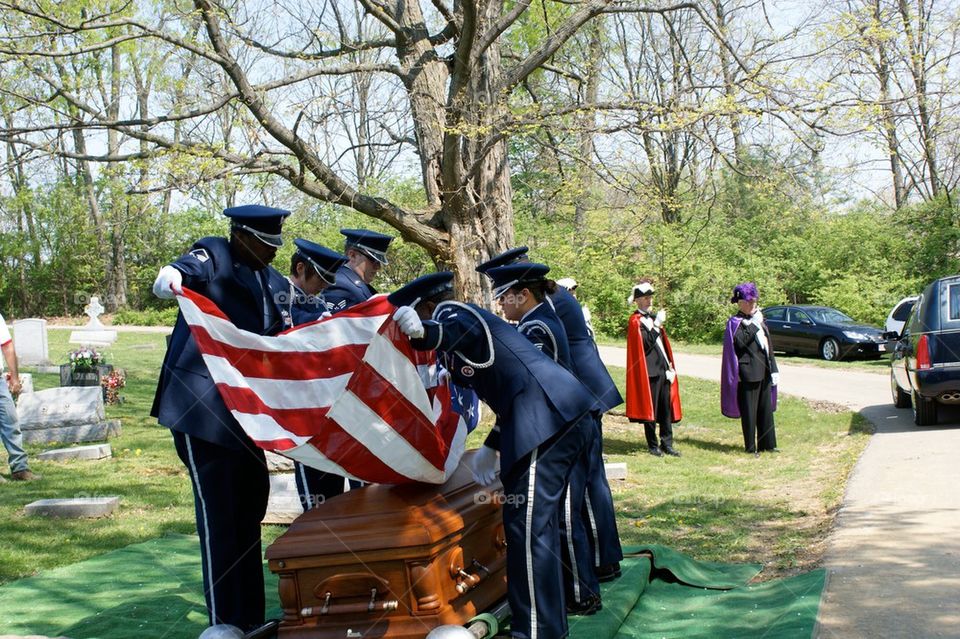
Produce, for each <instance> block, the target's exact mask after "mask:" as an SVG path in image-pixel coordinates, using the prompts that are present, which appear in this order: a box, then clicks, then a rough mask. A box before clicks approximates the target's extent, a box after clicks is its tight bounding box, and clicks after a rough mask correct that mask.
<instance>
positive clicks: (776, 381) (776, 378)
mask: <svg viewBox="0 0 960 639" xmlns="http://www.w3.org/2000/svg"><path fill="white" fill-rule="evenodd" d="M770 383H771V384H773V385H774V386H779V385H780V373H770Z"/></svg>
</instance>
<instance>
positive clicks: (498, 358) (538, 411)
mask: <svg viewBox="0 0 960 639" xmlns="http://www.w3.org/2000/svg"><path fill="white" fill-rule="evenodd" d="M423 324H424V336H423V338H421V339H416V340H412V343H413V346H414V347H415V348H418V349H421V350H430V349H436V350H438V351H441V352H442V353H444V354H445V355H446V357H447V362H446V364H447V369H448V370H449V371H450V375H451V377H452V378H453V381H454V383H456V384H459V385H461V386H469V387H470V388H473V389H474V390H475V391H476V392H477V395H479V396H480V399H482V400H483V401H484V402H486V403H487V405H488V406H490V408H491V410H493V412H494V413H496V415H497V424H498V425H499V427H500V437H499V442H495V441H494V442H491V441H490V439H489V438H488V445H490V446H492V447H494V448H499V450H500V458H501V459H500V467H501V469H502V470H503V472H507V469H509V468H511V467H512V466H513V465H514V464H515V463H516V462H517V460H519V459H520V458H521V457H523V456H524V455H526V454H527V453H529V452H531V451H532V450H533V449H534V448H536V447H537V446H539V445H540V444H542V443H544V442H545V441H547V440H548V439H550V438H551V437H553V436H554V435H556V434H558V433H561V432H563V431H564V430H565V429H566V428H568V427H569V426H571V425H572V424H573V423H574V422H576V421H577V420H578V419H580V418H581V417H582V416H584V415H586V414H587V413H589V412H591V411H592V410H594V407H593V405H594V401H593V395H591V394H590V392H589V391H588V390H587V389H586V388H585V387H584V385H583V384H581V383H580V382H579V381H578V380H577V379H576V378H575V377H574V376H573V375H572V374H571V373H570V371H568V370H566V369H564V368H563V367H562V366H560V365H558V364H556V363H555V362H554V361H553V360H552V359H551V358H549V357H547V356H546V355H544V354H543V353H541V352H540V351H539V350H538V349H537V347H536V346H534V345H533V344H531V343H530V342H529V341H528V340H527V338H525V337H524V336H523V335H521V334H520V333H519V332H518V331H517V330H516V329H515V328H514V327H513V326H511V325H510V324H508V323H506V322H504V321H503V320H502V319H500V318H499V317H497V316H496V315H494V314H493V313H490V312H489V311H486V310H484V309H482V308H480V307H479V306H475V305H473V304H463V303H461V302H442V303H441V304H439V305H438V306H437V308H436V309H435V310H434V313H433V320H432V321H426V322H424V323H423Z"/></svg>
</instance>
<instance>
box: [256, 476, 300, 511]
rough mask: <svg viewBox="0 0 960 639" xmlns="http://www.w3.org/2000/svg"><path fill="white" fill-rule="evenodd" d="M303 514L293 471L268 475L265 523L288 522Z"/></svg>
mask: <svg viewBox="0 0 960 639" xmlns="http://www.w3.org/2000/svg"><path fill="white" fill-rule="evenodd" d="M301 514H303V504H302V503H300V495H299V494H298V493H297V480H296V477H294V474H293V473H282V474H275V475H270V499H269V500H268V501H267V513H266V514H265V515H264V516H263V523H265V524H289V523H292V522H293V520H294V519H296V518H297V517H299V516H300V515H301Z"/></svg>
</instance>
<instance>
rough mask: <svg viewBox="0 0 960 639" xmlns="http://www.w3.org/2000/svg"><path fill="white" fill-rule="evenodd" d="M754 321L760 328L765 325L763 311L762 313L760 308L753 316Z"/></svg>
mask: <svg viewBox="0 0 960 639" xmlns="http://www.w3.org/2000/svg"><path fill="white" fill-rule="evenodd" d="M752 319H753V323H754V324H756V325H757V326H760V325H761V324H762V323H763V311H761V310H760V309H759V308H758V309H757V311H756V312H755V313H754V314H753V318H752Z"/></svg>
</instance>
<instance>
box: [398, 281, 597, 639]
mask: <svg viewBox="0 0 960 639" xmlns="http://www.w3.org/2000/svg"><path fill="white" fill-rule="evenodd" d="M452 280H453V274H452V273H449V272H445V273H431V274H430V275H424V276H422V277H420V278H417V279H416V280H414V281H412V282H410V283H409V284H407V285H406V286H404V287H403V288H401V289H399V290H398V291H396V292H394V293H393V294H392V295H390V297H388V298H387V299H389V300H390V301H391V302H392V303H393V304H395V305H398V306H400V308H398V309H397V311H396V312H395V313H394V319H395V320H396V321H397V323H398V325H399V327H400V330H402V331H403V332H404V333H405V334H407V335H409V336H410V337H411V338H412V339H411V343H412V344H413V346H414V348H417V349H420V350H437V351H440V353H441V354H442V355H443V356H445V358H446V360H447V362H446V363H447V366H446V368H447V370H448V371H449V372H450V375H451V378H452V380H453V381H454V382H455V383H457V384H460V385H463V386H469V387H471V388H473V389H474V390H475V391H476V392H477V395H479V396H480V399H482V400H483V401H484V402H486V403H487V404H488V405H489V406H490V408H491V409H492V410H493V412H494V413H495V414H496V416H497V426H496V427H494V429H493V430H492V431H491V433H490V435H489V436H488V437H487V440H486V442H485V443H484V445H483V446H482V447H481V448H480V450H479V451H477V452H476V453H475V454H474V457H473V471H474V476H475V477H476V479H477V481H479V482H480V483H482V484H485V485H489V484H490V483H492V482H493V481H494V479H495V477H496V470H497V450H499V454H500V481H501V482H502V484H503V490H504V493H505V499H504V502H505V503H504V506H503V525H504V529H505V534H506V541H507V599H508V600H509V602H510V610H511V614H512V620H511V622H510V629H511V633H512V634H513V636H514V637H523V638H525V639H556V638H559V637H565V636H567V617H566V614H565V609H564V595H563V585H562V574H561V573H562V570H561V561H560V533H559V529H558V515H559V507H560V501H561V498H562V495H563V491H564V488H565V487H566V485H567V482H568V480H569V476H570V472H571V471H572V469H573V465H574V464H575V463H576V460H577V459H578V457H579V456H580V455H581V454H582V450H583V448H584V447H585V446H589V445H590V442H591V440H592V439H593V438H594V437H596V431H595V427H594V419H595V418H594V416H593V414H592V413H591V411H592V406H593V402H592V401H591V399H590V398H589V397H588V394H587V391H586V389H585V388H584V387H583V385H582V384H581V383H580V382H579V381H578V380H577V379H576V378H575V377H574V376H573V375H572V374H571V373H570V372H569V371H567V370H566V369H564V368H563V367H562V366H560V365H559V364H557V363H555V362H554V361H553V360H552V359H550V358H549V357H547V356H545V355H544V354H543V353H541V352H540V351H539V350H538V349H537V348H536V347H535V346H534V345H533V344H531V343H530V342H529V341H527V340H526V339H525V338H524V337H523V336H522V335H520V333H518V332H517V330H516V329H515V328H513V327H512V326H511V325H510V324H508V323H507V322H505V321H503V320H502V319H500V318H499V317H497V316H496V315H494V314H493V313H491V312H489V311H487V310H485V309H482V308H480V307H479V306H475V305H473V304H464V303H461V302H456V301H453V299H452V298H453V290H452Z"/></svg>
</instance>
